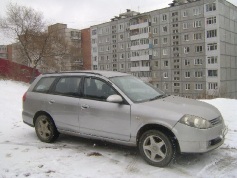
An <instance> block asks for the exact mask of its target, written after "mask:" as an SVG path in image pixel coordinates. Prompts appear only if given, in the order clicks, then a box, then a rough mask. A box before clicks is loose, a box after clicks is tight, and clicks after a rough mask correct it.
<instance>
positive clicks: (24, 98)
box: [22, 92, 26, 102]
mask: <svg viewBox="0 0 237 178" xmlns="http://www.w3.org/2000/svg"><path fill="white" fill-rule="evenodd" d="M25 100H26V92H25V93H24V95H23V97H22V101H23V102H24V101H25Z"/></svg>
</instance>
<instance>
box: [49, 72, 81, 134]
mask: <svg viewBox="0 0 237 178" xmlns="http://www.w3.org/2000/svg"><path fill="white" fill-rule="evenodd" d="M80 82H81V77H80V76H70V77H68V76H66V77H61V78H60V79H59V80H58V81H57V83H56V84H55V86H54V87H53V89H52V92H51V94H50V95H48V97H47V102H46V105H47V108H48V112H49V113H50V115H51V116H52V117H53V120H54V122H55V125H56V126H57V128H58V129H62V130H66V131H71V132H79V120H78V119H79V118H78V115H79V96H80V93H79V86H80Z"/></svg>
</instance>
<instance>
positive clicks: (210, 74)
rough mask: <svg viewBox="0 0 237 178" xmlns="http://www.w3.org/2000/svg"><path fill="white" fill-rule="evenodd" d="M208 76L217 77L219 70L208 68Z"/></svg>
mask: <svg viewBox="0 0 237 178" xmlns="http://www.w3.org/2000/svg"><path fill="white" fill-rule="evenodd" d="M207 74H208V77H217V70H208V71H207Z"/></svg>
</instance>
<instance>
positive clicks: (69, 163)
mask: <svg viewBox="0 0 237 178" xmlns="http://www.w3.org/2000/svg"><path fill="white" fill-rule="evenodd" d="M28 87H29V85H27V84H24V83H20V82H14V81H8V80H7V81H4V80H0V88H1V89H0V96H1V97H0V105H1V108H0V121H1V124H0V177H1V178H5V177H34V178H35V177H39V178H42V177H57V178H64V177H93V178H94V177H103V178H107V177H114V178H116V177H126V178H127V177H128V178H129V177H138V178H139V177H140V178H142V177H167V178H168V177H176V178H179V177H237V100H233V99H223V98H218V99H212V100H203V101H204V102H207V103H210V104H212V105H214V106H215V107H217V108H218V109H219V110H220V111H221V113H222V115H223V117H224V120H225V123H226V124H227V125H228V128H229V131H228V134H227V135H226V140H225V143H224V144H223V145H222V146H221V147H220V148H218V149H216V150H213V151H211V152H208V153H205V154H185V155H178V156H177V158H176V160H174V161H173V162H172V163H171V164H170V165H169V166H168V167H166V168H157V167H153V166H150V165H148V164H147V163H146V162H144V161H143V160H142V159H141V157H140V155H139V153H138V152H137V149H136V148H130V147H124V146H119V145H115V144H110V143H104V142H101V141H96V140H88V139H83V138H78V137H73V136H67V135H60V137H59V139H58V140H57V141H56V142H55V143H52V144H47V143H43V142H41V141H39V139H38V138H37V137H36V134H35V131H34V128H32V127H29V126H28V125H26V124H24V123H23V122H22V118H21V111H22V96H23V94H24V92H25V91H26V90H27V88H28Z"/></svg>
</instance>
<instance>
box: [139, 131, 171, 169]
mask: <svg viewBox="0 0 237 178" xmlns="http://www.w3.org/2000/svg"><path fill="white" fill-rule="evenodd" d="M139 151H140V154H141V156H142V157H143V159H144V160H145V161H146V162H148V164H150V165H153V166H157V167H165V166H167V165H168V164H169V163H170V162H171V160H172V159H173V158H174V155H175V146H174V145H173V144H172V141H171V139H170V138H169V137H168V136H166V135H165V134H163V133H162V132H160V131H157V130H149V131H147V132H145V133H144V134H143V135H142V136H141V138H140V140H139Z"/></svg>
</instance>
